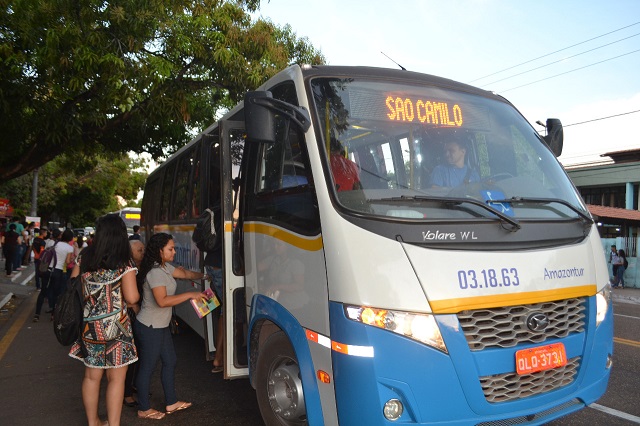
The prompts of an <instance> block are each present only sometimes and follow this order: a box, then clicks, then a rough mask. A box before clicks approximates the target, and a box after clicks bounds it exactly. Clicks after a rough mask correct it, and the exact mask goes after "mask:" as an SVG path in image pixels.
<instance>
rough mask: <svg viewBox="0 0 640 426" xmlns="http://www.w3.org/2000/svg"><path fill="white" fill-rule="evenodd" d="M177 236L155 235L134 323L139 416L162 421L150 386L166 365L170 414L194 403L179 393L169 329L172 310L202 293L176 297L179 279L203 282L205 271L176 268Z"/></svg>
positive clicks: (165, 386)
mask: <svg viewBox="0 0 640 426" xmlns="http://www.w3.org/2000/svg"><path fill="white" fill-rule="evenodd" d="M175 253H176V252H175V245H174V242H173V237H172V236H171V235H169V234H166V233H163V232H160V233H156V234H153V235H152V236H151V238H149V241H148V242H147V246H146V248H145V251H144V257H143V259H142V264H141V265H140V272H139V273H138V276H137V277H136V280H137V282H138V287H142V289H143V291H142V305H141V308H140V312H139V313H138V316H137V318H136V321H135V323H134V329H135V332H136V336H137V339H138V340H137V341H136V342H137V344H138V348H139V350H140V362H139V367H138V378H137V381H136V384H137V388H138V417H139V418H144V419H154V420H159V419H162V418H163V417H164V416H165V413H162V412H160V411H158V410H155V409H153V408H151V404H150V401H149V387H150V384H151V376H152V374H153V370H154V368H155V366H156V364H157V362H158V361H159V360H160V361H161V362H162V369H161V372H162V373H161V382H162V388H163V390H164V398H165V404H166V407H165V409H166V413H167V414H172V413H175V412H178V411H181V410H185V409H187V408H189V407H191V403H190V402H185V401H180V400H178V397H177V396H176V390H175V367H176V363H177V356H176V351H175V349H174V346H173V340H172V339H173V338H172V336H171V331H170V330H169V324H170V323H171V315H172V307H173V306H176V305H178V304H180V303H183V302H186V301H188V300H190V299H199V298H201V297H203V296H204V295H203V294H202V293H200V292H195V291H193V292H185V293H180V294H176V287H177V284H176V278H179V279H189V280H199V279H203V278H204V277H205V275H204V274H203V273H201V272H196V271H189V270H185V269H182V268H175V267H174V266H173V265H171V263H170V262H172V261H173V259H174V256H175Z"/></svg>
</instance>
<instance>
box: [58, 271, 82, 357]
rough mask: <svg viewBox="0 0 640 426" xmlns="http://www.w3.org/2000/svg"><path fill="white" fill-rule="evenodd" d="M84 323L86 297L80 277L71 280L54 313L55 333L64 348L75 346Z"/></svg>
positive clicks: (59, 298)
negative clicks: (83, 293)
mask: <svg viewBox="0 0 640 426" xmlns="http://www.w3.org/2000/svg"><path fill="white" fill-rule="evenodd" d="M83 322H84V297H83V296H82V279H81V278H80V275H78V276H77V277H73V278H71V280H69V283H68V285H67V290H66V291H65V292H64V294H62V295H61V296H60V297H58V300H57V302H56V308H55V310H54V311H53V332H54V333H55V335H56V338H57V339H58V342H60V344H61V345H63V346H69V345H71V344H73V343H74V342H75V341H76V340H77V339H78V337H79V336H80V332H81V331H82V324H83Z"/></svg>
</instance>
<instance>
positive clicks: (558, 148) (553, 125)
mask: <svg viewBox="0 0 640 426" xmlns="http://www.w3.org/2000/svg"><path fill="white" fill-rule="evenodd" d="M546 127H547V135H546V136H543V139H544V141H545V143H546V144H547V146H548V147H549V149H551V152H553V154H554V155H555V156H556V157H560V155H561V154H562V146H563V142H564V132H563V130H562V123H561V122H560V120H558V119H557V118H547V125H546Z"/></svg>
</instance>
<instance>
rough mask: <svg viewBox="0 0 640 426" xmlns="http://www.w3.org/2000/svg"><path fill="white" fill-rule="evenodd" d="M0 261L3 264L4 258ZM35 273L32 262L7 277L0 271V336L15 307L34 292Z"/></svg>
mask: <svg viewBox="0 0 640 426" xmlns="http://www.w3.org/2000/svg"><path fill="white" fill-rule="evenodd" d="M0 263H1V264H4V260H2V261H0ZM35 273H36V272H35V267H34V265H33V262H32V263H31V264H29V266H27V267H26V269H23V270H22V271H18V272H14V273H13V274H12V275H11V277H7V274H6V273H5V272H4V270H2V271H0V336H1V335H2V334H3V333H4V330H2V329H3V326H4V324H5V323H6V322H7V320H9V318H11V316H12V315H13V313H14V312H15V310H16V309H17V307H18V306H19V305H20V304H21V303H22V302H23V301H24V300H25V299H27V298H28V297H29V296H30V295H31V294H33V293H35V292H36V284H35Z"/></svg>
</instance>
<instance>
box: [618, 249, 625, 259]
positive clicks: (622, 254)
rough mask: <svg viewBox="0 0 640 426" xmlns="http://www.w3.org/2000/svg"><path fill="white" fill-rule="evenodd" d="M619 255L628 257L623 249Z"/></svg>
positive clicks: (619, 251)
mask: <svg viewBox="0 0 640 426" xmlns="http://www.w3.org/2000/svg"><path fill="white" fill-rule="evenodd" d="M618 256H622V257H627V255H626V253H625V252H624V250H623V249H620V250H618Z"/></svg>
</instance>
